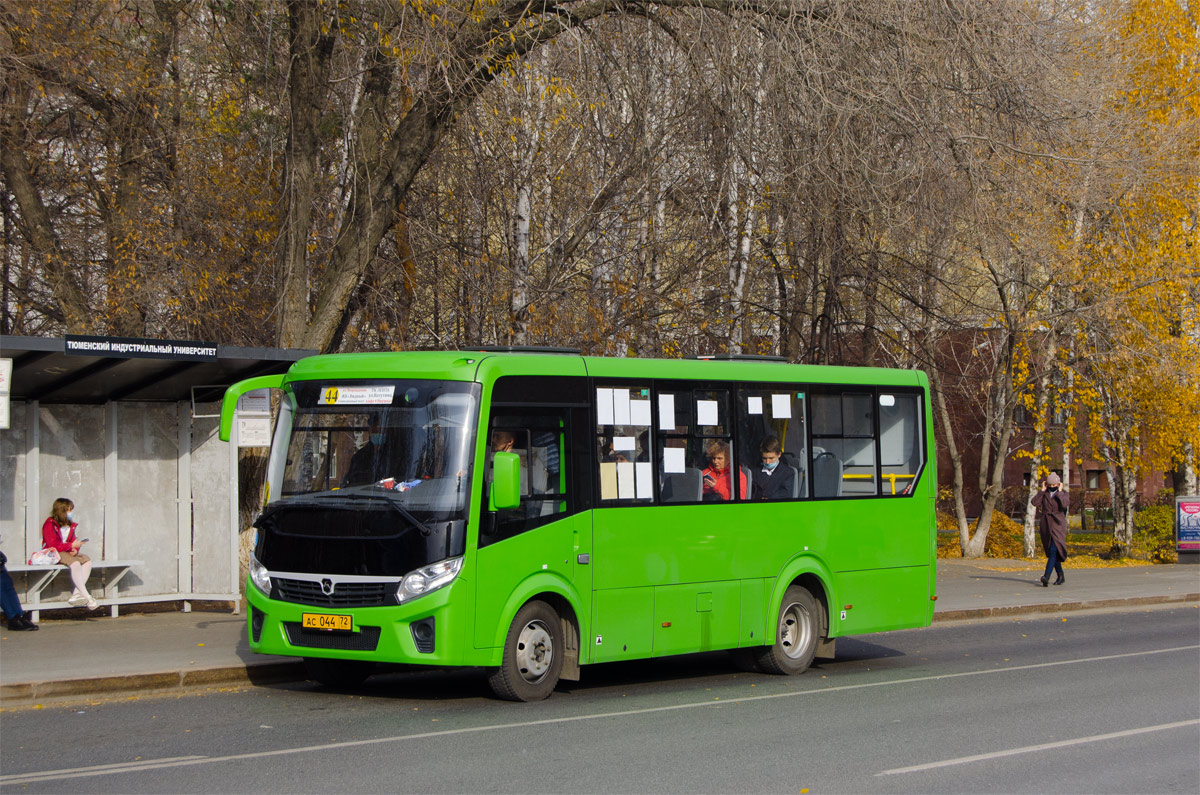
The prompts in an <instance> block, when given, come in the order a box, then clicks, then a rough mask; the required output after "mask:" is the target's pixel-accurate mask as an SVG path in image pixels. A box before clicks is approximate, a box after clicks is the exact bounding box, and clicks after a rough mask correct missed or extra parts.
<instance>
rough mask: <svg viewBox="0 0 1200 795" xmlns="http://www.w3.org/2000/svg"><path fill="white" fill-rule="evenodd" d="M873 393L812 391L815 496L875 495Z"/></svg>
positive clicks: (876, 489) (876, 487)
mask: <svg viewBox="0 0 1200 795" xmlns="http://www.w3.org/2000/svg"><path fill="white" fill-rule="evenodd" d="M873 402H874V396H873V395H871V394H867V393H860V392H844V393H843V392H821V393H816V394H814V395H813V398H812V407H813V427H812V440H813V441H812V444H813V448H812V468H813V469H812V482H813V496H814V497H840V496H854V495H860V496H861V495H876V494H878V493H879V488H878V473H877V471H876V466H875V412H874V407H873Z"/></svg>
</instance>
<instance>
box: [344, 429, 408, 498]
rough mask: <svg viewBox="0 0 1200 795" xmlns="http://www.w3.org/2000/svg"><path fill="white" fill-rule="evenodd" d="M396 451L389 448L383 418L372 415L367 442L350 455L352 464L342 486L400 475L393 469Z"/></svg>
mask: <svg viewBox="0 0 1200 795" xmlns="http://www.w3.org/2000/svg"><path fill="white" fill-rule="evenodd" d="M394 452H395V451H393V450H391V449H389V446H388V441H387V436H386V434H384V432H383V420H382V419H381V418H380V417H378V416H375V417H371V419H370V420H369V423H368V438H367V443H366V444H364V445H363V446H362V447H360V448H358V450H357V451H356V452H355V453H354V455H352V456H351V457H350V466H348V467H347V468H346V476H345V477H344V478H342V486H343V487H345V486H361V485H363V484H366V483H376V482H378V481H380V480H383V479H385V478H394V477H399V476H400V474H401V473H399V472H392V471H391V470H392V468H393V463H394V462H393V458H394V456H393V453H394Z"/></svg>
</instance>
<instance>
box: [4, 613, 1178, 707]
mask: <svg viewBox="0 0 1200 795" xmlns="http://www.w3.org/2000/svg"><path fill="white" fill-rule="evenodd" d="M1182 602H1200V593H1186V594H1178V595H1170V596H1136V597H1129V598H1127V599H1096V600H1092V601H1087V602H1049V603H1043V604H1033V605H1020V606H1017V605H1008V606H1004V607H981V608H968V609H961V610H947V611H945V612H943V613H937V612H935V613H934V614H933V622H934V623H938V622H943V621H963V620H970V619H980V618H999V617H1006V616H1008V617H1011V616H1020V615H1045V614H1049V613H1065V612H1076V611H1080V610H1091V609H1103V608H1108V607H1140V606H1144V605H1158V604H1171V603H1182ZM307 678H308V674H307V673H306V671H305V669H304V663H303V662H300V661H298V660H297V661H295V662H267V663H258V664H251V665H229V666H221V667H217V668H199V669H189V670H185V671H166V672H162V673H149V674H128V675H114V676H93V677H82V678H78V679H58V680H51V681H45V682H14V683H12V684H6V685H0V709H7V708H11V707H27V706H32V705H35V704H40V703H42V702H50V703H54V702H64V701H70V700H79V699H83V698H87V697H90V696H99V695H106V696H111V695H116V694H126V695H134V694H137V693H150V692H153V693H162V692H166V691H171V690H186V689H189V688H205V687H210V688H211V687H229V686H247V685H269V684H281V683H286V682H300V681H303V680H305V679H307Z"/></svg>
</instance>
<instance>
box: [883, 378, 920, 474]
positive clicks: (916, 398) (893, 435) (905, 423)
mask: <svg viewBox="0 0 1200 795" xmlns="http://www.w3.org/2000/svg"><path fill="white" fill-rule="evenodd" d="M922 416H923V415H922V412H921V396H920V395H914V394H887V393H885V394H881V395H880V396H879V459H880V463H881V464H882V465H883V469H882V471H881V472H880V475H881V478H882V486H883V495H884V496H885V497H898V496H902V495H905V494H911V493H912V490H913V486H914V485H915V484H916V479H917V475H918V474H919V473H920V471H921V465H922V464H924V463H925V449H924V447H922V445H921V439H922V438H923V437H924V435H925V434H924V433H922V432H921V418H922Z"/></svg>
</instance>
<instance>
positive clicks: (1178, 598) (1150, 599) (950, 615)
mask: <svg viewBox="0 0 1200 795" xmlns="http://www.w3.org/2000/svg"><path fill="white" fill-rule="evenodd" d="M1198 601H1200V593H1185V594H1178V595H1171V596H1131V597H1129V598H1126V599H1093V600H1091V601H1087V602H1045V603H1042V604H1036V605H1006V606H1004V607H974V608H965V609H962V610H947V611H946V612H944V613H938V612H936V611H935V612H934V614H933V621H934V623H937V622H939V621H962V620H965V619H972V618H996V617H1000V616H1019V615H1027V614H1031V613H1032V614H1034V615H1039V614H1047V613H1069V612H1074V611H1078V610H1092V609H1103V608H1106V607H1142V606H1144V605H1161V604H1171V603H1176V602H1198Z"/></svg>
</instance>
